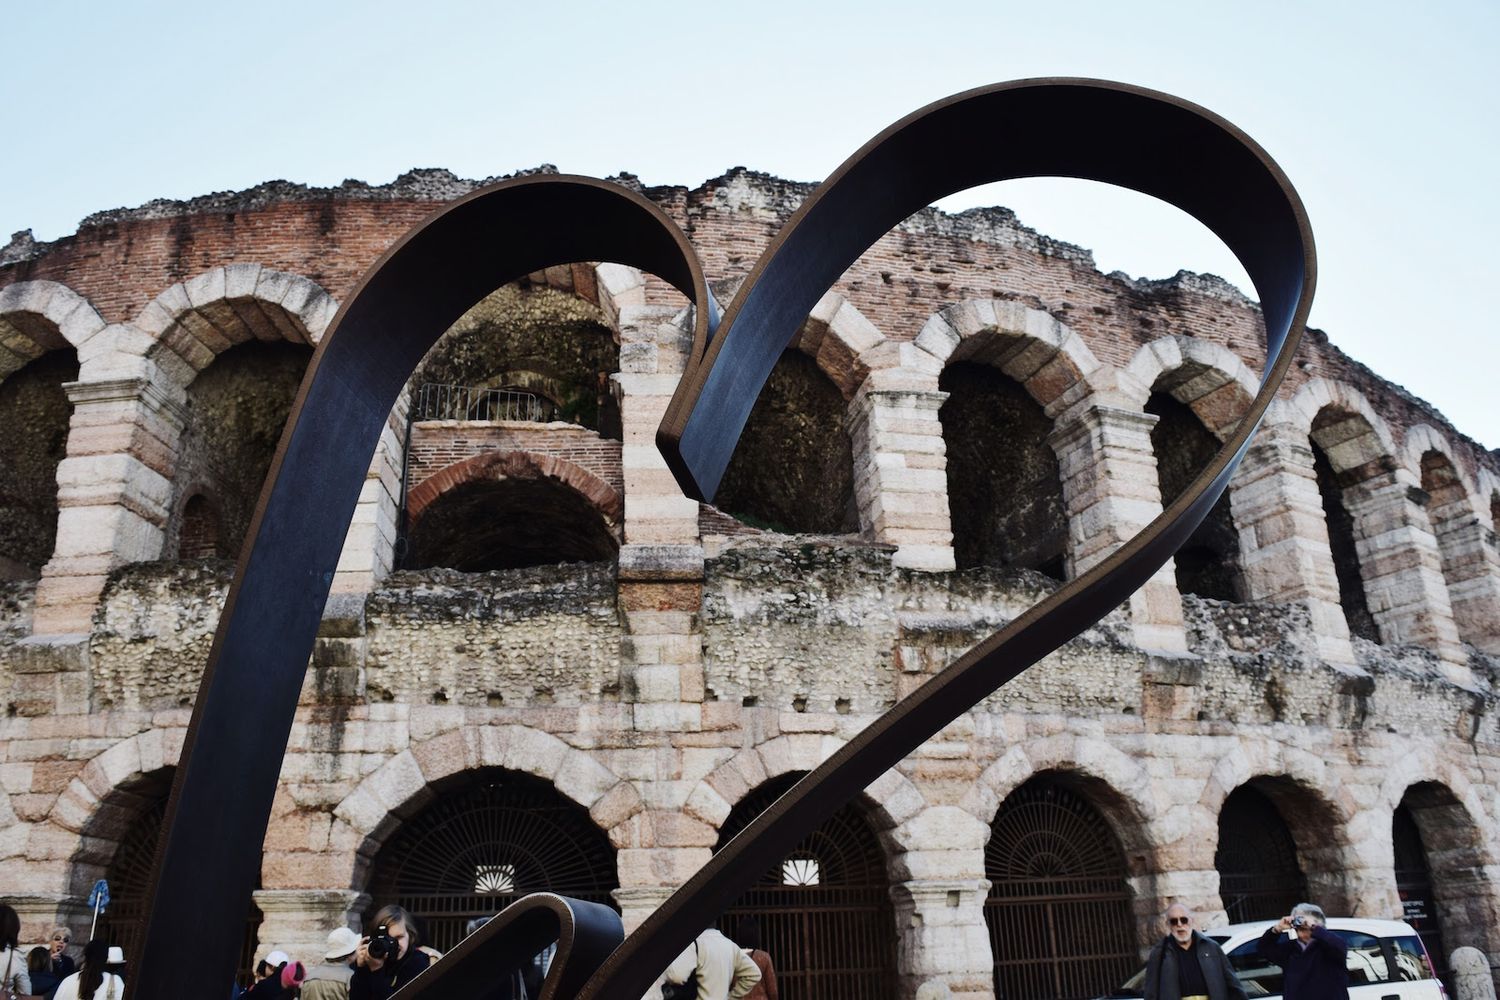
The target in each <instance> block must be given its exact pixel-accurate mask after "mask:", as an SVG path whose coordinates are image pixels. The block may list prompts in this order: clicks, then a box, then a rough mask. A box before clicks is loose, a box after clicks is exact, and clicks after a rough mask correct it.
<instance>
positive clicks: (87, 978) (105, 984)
mask: <svg viewBox="0 0 1500 1000" xmlns="http://www.w3.org/2000/svg"><path fill="white" fill-rule="evenodd" d="M124 969H125V952H124V951H123V950H122V949H121V948H119V947H118V946H115V947H112V946H110V945H107V944H105V943H104V942H103V941H101V940H99V939H98V938H95V939H94V940H92V941H90V942H89V943H88V944H86V945H84V946H83V968H81V969H79V970H78V971H77V972H75V973H73V974H72V975H71V976H69V977H68V978H66V979H64V980H63V981H62V982H61V983H59V984H58V987H57V992H56V993H54V994H52V1000H120V998H121V997H123V996H124V995H125V980H124V979H121V978H120V976H119V973H120V972H123V971H124Z"/></svg>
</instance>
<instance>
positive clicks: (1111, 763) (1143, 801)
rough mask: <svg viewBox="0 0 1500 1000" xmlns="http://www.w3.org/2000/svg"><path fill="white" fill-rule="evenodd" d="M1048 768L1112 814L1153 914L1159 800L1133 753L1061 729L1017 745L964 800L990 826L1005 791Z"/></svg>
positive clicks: (1139, 895)
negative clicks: (1040, 738) (1071, 782)
mask: <svg viewBox="0 0 1500 1000" xmlns="http://www.w3.org/2000/svg"><path fill="white" fill-rule="evenodd" d="M1043 774H1053V775H1061V776H1063V777H1064V778H1065V779H1066V780H1070V781H1073V782H1076V783H1077V785H1078V787H1079V789H1080V791H1081V793H1082V794H1083V795H1084V796H1085V797H1086V798H1087V799H1088V800H1089V802H1090V803H1091V804H1092V805H1094V806H1095V808H1097V809H1099V811H1100V812H1102V813H1103V814H1104V817H1105V818H1106V819H1107V820H1109V822H1110V826H1111V827H1112V828H1113V830H1114V832H1115V835H1116V836H1117V837H1119V838H1120V845H1121V847H1123V848H1124V850H1125V854H1126V860H1127V863H1128V866H1129V872H1130V880H1131V882H1132V886H1133V888H1135V890H1136V897H1137V899H1138V900H1142V901H1145V902H1146V903H1147V904H1148V909H1147V911H1143V913H1142V916H1143V917H1149V916H1150V914H1151V912H1152V911H1151V908H1150V905H1149V904H1150V900H1151V899H1152V897H1154V895H1155V893H1154V892H1152V891H1151V889H1152V878H1153V875H1154V874H1155V872H1157V871H1158V870H1159V865H1158V864H1157V860H1156V850H1157V848H1156V845H1157V840H1158V838H1157V837H1156V835H1155V834H1154V833H1153V832H1152V825H1153V824H1154V823H1155V822H1156V821H1157V818H1158V817H1157V813H1158V810H1157V806H1156V802H1155V799H1154V797H1153V795H1152V792H1151V778H1150V776H1149V775H1148V774H1147V772H1146V769H1145V768H1143V767H1142V766H1141V765H1140V763H1139V762H1138V761H1137V760H1136V759H1135V758H1133V757H1131V756H1130V755H1129V754H1127V753H1125V752H1124V751H1122V750H1120V749H1119V748H1117V747H1115V746H1112V745H1111V744H1110V743H1108V742H1107V741H1105V740H1101V739H1096V738H1093V737H1089V736H1075V735H1072V734H1062V735H1058V736H1051V737H1048V738H1046V739H1043V740H1036V741H1033V742H1029V743H1026V744H1025V745H1022V746H1013V747H1011V748H1010V749H1009V750H1007V751H1006V752H1005V754H1004V755H1002V756H1001V757H1000V758H999V759H998V760H995V761H993V762H991V763H990V764H989V766H987V767H986V768H985V769H984V771H983V772H982V773H981V774H980V776H979V779H978V780H977V781H975V782H974V784H973V785H972V786H971V787H970V789H969V791H968V793H967V794H966V795H965V796H964V798H963V800H962V801H961V802H960V805H961V806H962V807H963V809H964V810H965V811H966V812H968V813H969V814H971V815H972V816H974V817H975V818H977V819H978V820H979V821H980V822H982V823H984V824H985V825H986V826H988V825H989V824H990V823H992V822H993V821H994V819H995V815H996V814H997V813H998V812H999V811H1000V806H1001V805H1002V804H1003V803H1004V802H1005V798H1006V796H1008V795H1009V794H1010V793H1011V792H1013V791H1015V790H1016V789H1017V788H1020V787H1021V786H1022V785H1023V784H1025V783H1026V782H1027V781H1029V780H1031V779H1032V778H1034V777H1037V776H1039V775H1043Z"/></svg>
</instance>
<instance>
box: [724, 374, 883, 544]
mask: <svg viewBox="0 0 1500 1000" xmlns="http://www.w3.org/2000/svg"><path fill="white" fill-rule="evenodd" d="M848 422H849V421H848V415H847V412H846V405H845V401H844V397H843V395H842V394H841V393H840V392H839V390H838V387H837V386H836V385H834V384H833V382H832V381H830V380H829V378H828V376H827V375H825V374H823V371H822V369H820V368H819V367H818V363H817V362H816V361H814V360H813V359H812V358H810V357H808V356H807V355H805V354H803V353H801V352H800V351H795V350H788V351H785V352H783V353H782V355H781V360H779V361H777V362H776V367H775V368H773V369H772V370H771V376H770V378H769V379H767V381H766V385H765V388H764V389H762V390H761V394H760V397H759V398H758V399H756V401H755V408H754V409H752V410H751V411H750V417H749V419H748V420H747V421H746V423H745V430H744V433H743V434H741V435H740V440H739V444H737V445H736V446H735V449H734V455H733V456H732V457H731V458H730V460H729V466H728V468H726V469H725V470H724V478H723V480H722V481H721V482H720V484H719V490H718V493H717V494H716V496H715V498H714V503H715V505H716V506H717V507H718V508H719V509H720V510H723V511H724V512H725V513H728V514H732V515H734V516H735V517H736V518H738V519H739V520H741V521H743V522H745V523H746V524H750V525H753V526H755V527H757V528H765V529H768V530H770V531H779V532H783V533H796V532H807V533H814V534H843V533H849V532H855V531H858V530H859V512H858V510H857V509H856V507H855V503H854V456H853V450H852V448H851V446H850V444H849V427H848Z"/></svg>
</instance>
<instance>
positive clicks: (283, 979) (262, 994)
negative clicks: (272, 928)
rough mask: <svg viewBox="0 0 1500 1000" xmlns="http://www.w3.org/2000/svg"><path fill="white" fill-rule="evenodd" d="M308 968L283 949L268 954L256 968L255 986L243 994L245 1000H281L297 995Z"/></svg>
mask: <svg viewBox="0 0 1500 1000" xmlns="http://www.w3.org/2000/svg"><path fill="white" fill-rule="evenodd" d="M306 971H307V970H306V968H305V967H304V966H303V965H302V963H301V962H294V961H292V956H290V955H288V954H287V953H286V952H284V951H282V950H281V949H279V948H278V949H276V950H275V951H272V952H269V953H267V955H266V957H265V958H263V959H261V960H260V962H259V963H258V964H257V965H256V966H255V985H254V986H252V987H250V988H249V989H248V990H246V991H245V992H244V993H242V994H241V996H242V997H244V998H245V1000H250V998H252V997H253V998H254V1000H280V998H283V997H294V996H296V995H297V987H298V986H299V985H300V984H301V982H302V976H303V975H304V973H305V972H306Z"/></svg>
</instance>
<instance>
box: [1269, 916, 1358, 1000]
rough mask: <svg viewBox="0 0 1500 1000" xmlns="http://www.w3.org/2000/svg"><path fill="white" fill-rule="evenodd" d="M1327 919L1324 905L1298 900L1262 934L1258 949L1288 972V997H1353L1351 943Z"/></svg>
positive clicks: (1306, 999) (1328, 999)
mask: <svg viewBox="0 0 1500 1000" xmlns="http://www.w3.org/2000/svg"><path fill="white" fill-rule="evenodd" d="M1327 923H1328V920H1327V918H1326V917H1324V916H1323V911H1322V909H1321V908H1319V907H1316V906H1314V905H1313V904H1311V903H1298V904H1297V905H1296V906H1294V907H1292V912H1291V915H1290V916H1286V917H1282V918H1281V920H1280V922H1279V923H1277V924H1275V925H1273V926H1271V927H1268V928H1266V932H1265V933H1264V934H1262V935H1261V936H1260V941H1259V943H1257V945H1256V947H1255V950H1256V952H1257V953H1258V954H1259V955H1260V957H1261V958H1264V959H1265V960H1266V961H1268V962H1273V963H1275V964H1276V965H1279V966H1281V969H1282V971H1283V972H1284V973H1286V980H1285V983H1284V985H1283V990H1282V992H1283V995H1284V996H1285V998H1286V1000H1349V967H1348V965H1347V964H1346V959H1347V957H1348V954H1349V945H1348V943H1347V942H1345V941H1344V939H1343V938H1341V937H1339V936H1338V935H1337V934H1335V933H1333V932H1332V931H1330V930H1329V929H1328V928H1327V927H1326V926H1325V925H1326V924H1327ZM1287 931H1294V932H1295V933H1294V935H1293V936H1292V937H1289V938H1288V937H1283V936H1282V935H1284V934H1285V933H1286V932H1287Z"/></svg>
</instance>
